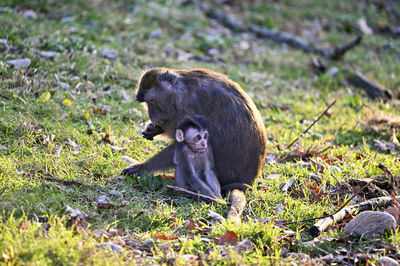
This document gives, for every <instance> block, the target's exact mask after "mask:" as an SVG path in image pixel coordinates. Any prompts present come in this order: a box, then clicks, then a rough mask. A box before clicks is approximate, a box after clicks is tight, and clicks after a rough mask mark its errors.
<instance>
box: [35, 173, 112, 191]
mask: <svg viewBox="0 0 400 266" xmlns="http://www.w3.org/2000/svg"><path fill="white" fill-rule="evenodd" d="M42 178H43V179H45V180H48V181H53V182H57V183H61V184H63V185H67V186H70V185H73V186H80V187H86V188H90V189H93V190H96V191H99V192H104V189H100V188H96V187H93V186H90V185H88V184H84V183H81V182H79V181H75V180H64V179H60V178H57V177H53V176H51V175H49V174H47V175H43V176H42Z"/></svg>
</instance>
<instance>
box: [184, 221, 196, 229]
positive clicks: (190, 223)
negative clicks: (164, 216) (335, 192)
mask: <svg viewBox="0 0 400 266" xmlns="http://www.w3.org/2000/svg"><path fill="white" fill-rule="evenodd" d="M185 222H186V228H187V229H189V230H194V229H195V228H196V224H195V223H194V221H193V219H189V220H186V221H185Z"/></svg>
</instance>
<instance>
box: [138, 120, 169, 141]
mask: <svg viewBox="0 0 400 266" xmlns="http://www.w3.org/2000/svg"><path fill="white" fill-rule="evenodd" d="M163 132H164V130H163V129H162V128H161V127H160V126H159V125H156V124H153V123H151V124H148V125H147V127H146V129H145V130H144V131H142V135H143V138H145V139H148V140H153V138H154V137H155V136H157V135H159V134H161V133H163Z"/></svg>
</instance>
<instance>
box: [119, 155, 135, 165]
mask: <svg viewBox="0 0 400 266" xmlns="http://www.w3.org/2000/svg"><path fill="white" fill-rule="evenodd" d="M121 158H122V159H123V160H124V161H125V162H127V163H130V164H137V163H139V161H137V160H135V159H133V158H131V157H129V156H126V155H123V156H122V157H121Z"/></svg>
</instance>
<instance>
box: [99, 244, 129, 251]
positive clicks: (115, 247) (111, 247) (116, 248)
mask: <svg viewBox="0 0 400 266" xmlns="http://www.w3.org/2000/svg"><path fill="white" fill-rule="evenodd" d="M100 247H102V248H104V249H109V250H111V251H113V252H116V253H119V254H124V249H123V248H122V247H121V246H118V245H116V244H113V243H111V242H104V243H101V244H100Z"/></svg>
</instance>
